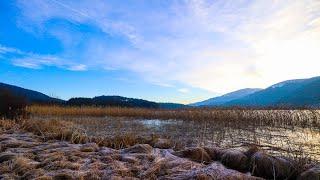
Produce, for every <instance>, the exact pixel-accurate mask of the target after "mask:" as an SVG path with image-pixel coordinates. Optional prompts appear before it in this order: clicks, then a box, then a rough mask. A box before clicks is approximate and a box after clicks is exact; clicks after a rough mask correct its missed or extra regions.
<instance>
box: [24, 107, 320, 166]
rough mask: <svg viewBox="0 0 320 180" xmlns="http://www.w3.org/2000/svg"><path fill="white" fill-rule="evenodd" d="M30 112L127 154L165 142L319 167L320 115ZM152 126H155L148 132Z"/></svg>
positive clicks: (182, 111) (82, 110)
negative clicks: (246, 151) (254, 151)
mask: <svg viewBox="0 0 320 180" xmlns="http://www.w3.org/2000/svg"><path fill="white" fill-rule="evenodd" d="M27 111H28V112H29V113H30V114H31V120H33V121H36V122H38V123H40V124H41V122H43V121H64V122H66V124H67V123H72V124H73V126H76V127H77V128H80V129H82V130H83V132H85V133H86V136H87V137H90V140H94V141H95V142H98V143H99V144H103V145H106V146H108V147H114V148H123V147H128V146H131V145H134V144H137V143H152V141H154V140H155V139H156V138H165V139H169V140H170V141H171V142H172V143H173V145H172V148H173V149H180V148H183V147H187V146H220V147H224V148H242V147H248V146H257V147H260V148H262V149H264V150H266V151H268V152H269V153H271V154H274V155H280V156H286V157H290V158H295V159H312V160H313V161H314V160H315V161H320V146H319V145H320V140H319V139H320V111H319V110H315V109H305V110H266V109H265V110H255V109H210V108H189V109H177V110H164V109H141V108H118V107H65V106H29V107H27ZM150 122H151V123H156V124H155V125H152V124H151V126H150V124H148V123H150ZM146 123H147V124H146ZM62 126H63V125H62ZM68 126H69V125H64V127H68ZM70 129H72V128H69V130H70ZM72 131H73V130H72ZM61 132H63V131H61Z"/></svg>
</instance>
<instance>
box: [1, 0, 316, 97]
mask: <svg viewBox="0 0 320 180" xmlns="http://www.w3.org/2000/svg"><path fill="white" fill-rule="evenodd" d="M319 67H320V1H319V0H256V1H252V0H121V1H119V0H82V1H80V0H12V1H4V0H3V1H0V82H3V83H9V84H13V85H18V86H22V87H24V88H29V89H33V90H37V91H41V92H43V93H45V94H48V95H51V96H54V97H59V98H62V99H68V98H71V97H93V96H98V95H121V96H127V97H135V98H143V99H147V100H152V101H157V102H179V103H191V102H196V101H200V100H204V99H207V98H210V97H214V96H217V95H221V94H224V93H227V92H231V91H234V90H238V89H241V88H265V87H268V86H270V85H272V84H274V83H277V82H280V81H284V80H288V79H297V78H309V77H313V76H319V75H320V68H319Z"/></svg>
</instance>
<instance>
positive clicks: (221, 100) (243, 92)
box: [190, 88, 262, 106]
mask: <svg viewBox="0 0 320 180" xmlns="http://www.w3.org/2000/svg"><path fill="white" fill-rule="evenodd" d="M260 90H262V89H258V88H246V89H240V90H237V91H234V92H230V93H228V94H225V95H222V96H218V97H214V98H210V99H208V100H205V101H201V102H197V103H193V104H190V105H191V106H221V105H223V104H225V103H227V102H230V101H233V100H236V99H239V98H242V97H245V96H247V95H249V94H252V93H255V92H258V91H260Z"/></svg>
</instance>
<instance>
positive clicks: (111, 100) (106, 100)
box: [66, 96, 159, 108]
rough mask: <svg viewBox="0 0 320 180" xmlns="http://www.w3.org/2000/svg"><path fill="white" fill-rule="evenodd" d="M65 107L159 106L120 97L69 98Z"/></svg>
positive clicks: (153, 103) (141, 100)
mask: <svg viewBox="0 0 320 180" xmlns="http://www.w3.org/2000/svg"><path fill="white" fill-rule="evenodd" d="M66 104H67V105H76V106H82V105H85V106H92V105H94V106H119V107H141V108H159V104H158V103H156V102H151V101H147V100H143V99H134V98H126V97H122V96H97V97H94V98H71V99H69V100H68V101H67V103H66Z"/></svg>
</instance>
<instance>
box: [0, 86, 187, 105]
mask: <svg viewBox="0 0 320 180" xmlns="http://www.w3.org/2000/svg"><path fill="white" fill-rule="evenodd" d="M3 91H9V92H10V93H12V94H13V95H15V96H19V97H23V98H25V100H26V101H27V102H28V103H29V104H57V105H70V106H116V107H138V108H164V109H176V108H185V107H188V106H186V105H183V104H178V103H158V102H152V101H147V100H143V99H135V98H127V97H122V96H96V97H93V98H83V97H77V98H71V99H69V100H67V101H65V100H62V99H58V98H53V97H50V96H48V95H45V94H43V93H40V92H37V91H33V90H29V89H25V88H21V87H18V86H13V85H9V84H4V83H0V93H1V92H3Z"/></svg>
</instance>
